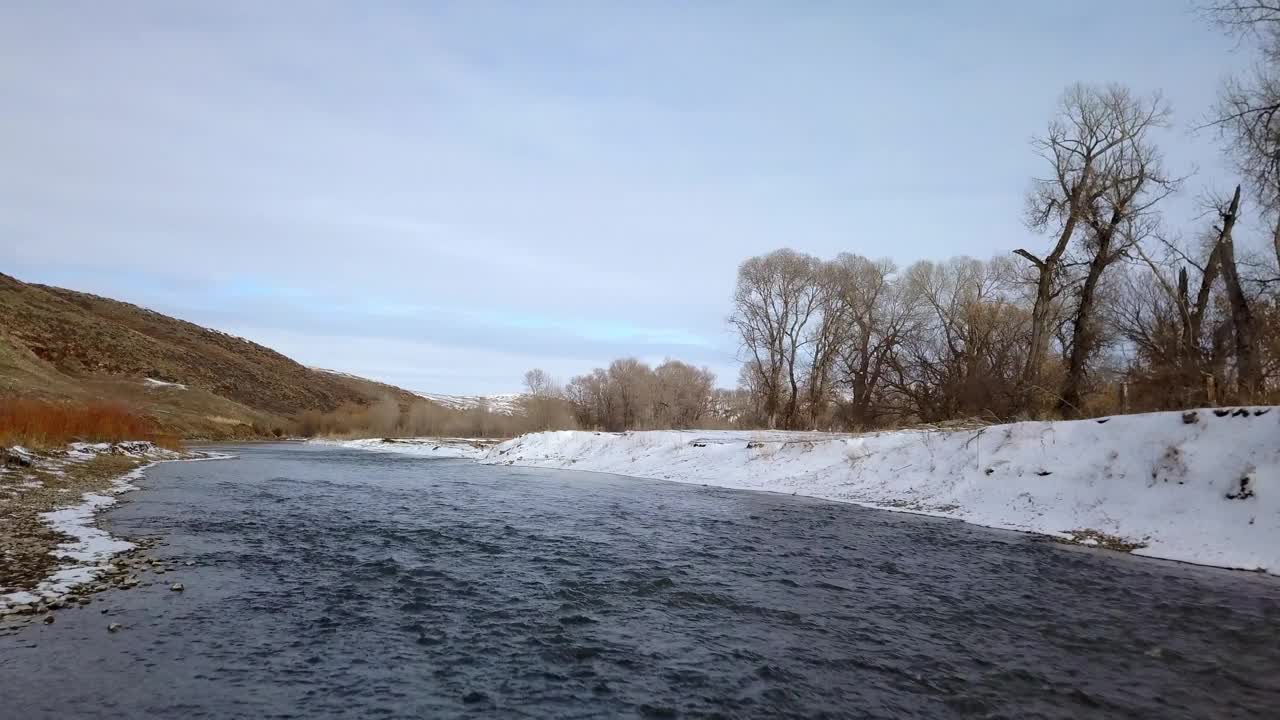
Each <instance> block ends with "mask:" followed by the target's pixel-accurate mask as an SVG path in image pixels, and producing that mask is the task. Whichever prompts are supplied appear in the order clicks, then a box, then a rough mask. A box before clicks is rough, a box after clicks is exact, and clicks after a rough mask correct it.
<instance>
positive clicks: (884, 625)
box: [0, 445, 1280, 718]
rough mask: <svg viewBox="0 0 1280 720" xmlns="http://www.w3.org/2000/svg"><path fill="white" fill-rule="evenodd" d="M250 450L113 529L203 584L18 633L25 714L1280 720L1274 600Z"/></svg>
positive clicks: (818, 511) (1065, 560) (1104, 567)
mask: <svg viewBox="0 0 1280 720" xmlns="http://www.w3.org/2000/svg"><path fill="white" fill-rule="evenodd" d="M235 452H237V453H238V454H239V458H238V459H236V460H228V461H221V462H203V463H170V464H164V465H160V466H157V467H155V468H153V469H151V470H149V471H148V473H147V478H146V480H145V481H144V483H143V485H144V488H143V489H142V490H139V491H137V492H134V493H132V494H131V495H129V496H127V497H128V498H129V500H128V502H126V503H124V504H123V505H121V506H119V507H118V508H117V509H115V510H113V511H111V512H109V513H108V514H107V515H105V516H104V517H103V518H102V523H103V526H104V527H106V528H108V529H110V530H111V531H113V532H114V533H116V534H120V535H125V536H157V537H159V538H161V539H163V540H164V541H165V542H167V543H168V544H167V545H165V546H162V547H159V548H158V549H157V550H156V551H155V552H154V554H156V555H159V556H161V557H167V558H172V559H174V560H175V562H176V563H177V564H178V565H179V569H178V571H177V572H171V573H168V574H166V575H163V576H159V577H156V578H154V582H153V583H152V584H150V585H144V586H143V587H140V588H137V589H134V590H128V591H113V592H111V593H108V594H104V595H99V596H97V597H96V600H95V602H94V604H92V605H90V606H88V607H87V608H85V609H76V610H64V611H60V612H59V613H58V615H57V622H56V623H54V624H52V625H39V624H37V625H29V626H26V627H23V628H22V629H21V630H19V631H16V632H11V633H9V634H6V635H3V636H0V716H4V717H13V718H73V717H84V718H89V717H131V718H136V717H185V718H204V717H279V718H284V717H299V718H301V717H449V716H475V717H547V718H576V717H787V716H793V717H885V718H889V717H904V716H921V717H1018V718H1025V717H1061V718H1074V717H1151V718H1176V717H1268V718H1275V717H1280V583H1278V582H1277V581H1276V579H1275V578H1273V577H1268V576H1261V575H1257V574H1250V573H1240V572H1228V571H1221V570H1214V569H1208V568H1197V567H1192V566H1186V565H1178V564H1174V563H1167V562H1160V561H1154V560H1146V559H1141V558H1135V557H1131V556H1126V555H1120V554H1115V553H1107V552H1099V551H1090V550H1085V549H1080V548H1071V547H1064V546H1060V545H1057V544H1055V543H1051V542H1048V541H1045V540H1042V539H1037V538H1034V537H1031V536H1024V535H1019V534H1015V533H1006V532H998V531H992V530H987V529H983V528H977V527H971V526H966V525H963V524H960V523H957V522H952V521H946V520H938V519H933V518H925V517H918V516H912V515H905V514H895V513H888V512H881V511H875V510H867V509H863V508H859V507H856V506H851V505H840V504H833V503H828V502H822V501H815V500H809V499H805V498H799V497H789V496H782V495H770V494H760V493H750V492H738V491H730V490H722V489H716V488H707V487H701V486H691V485H678V484H672V483H662V482H654V481H648V480H637V479H632V478H622V477H616V476H610V475H596V474H589V473H573V472H561V471H547V470H532V469H520V468H512V467H488V466H481V465H475V464H472V463H470V462H467V461H459V460H431V459H422V458H413V457H407V456H397V455H390V454H379V453H370V452H364V451H358V450H343V449H333V448H323V447H317V446H304V445H271V446H261V445H260V446H252V447H246V448H238V449H236V450H235ZM1189 521H1193V520H1189ZM186 562H194V565H190V566H188V565H185V564H183V563H186ZM172 582H182V583H183V584H184V586H185V592H181V593H178V592H171V591H170V590H169V584H170V583H172ZM103 610H106V611H107V612H106V614H103V612H102V611H103ZM113 622H118V623H120V624H122V625H123V626H124V628H123V629H122V630H120V631H119V632H114V633H111V632H107V630H106V628H107V625H108V624H109V623H113Z"/></svg>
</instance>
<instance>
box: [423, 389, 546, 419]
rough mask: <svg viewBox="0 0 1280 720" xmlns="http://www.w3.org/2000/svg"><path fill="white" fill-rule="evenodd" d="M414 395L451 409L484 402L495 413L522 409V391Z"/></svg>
mask: <svg viewBox="0 0 1280 720" xmlns="http://www.w3.org/2000/svg"><path fill="white" fill-rule="evenodd" d="M413 394H414V395H417V396H418V397H420V398H422V399H424V400H430V401H431V402H433V403H435V404H437V405H443V406H444V407H447V408H449V409H450V410H463V411H466V410H474V409H476V408H478V407H480V406H481V405H482V404H483V405H484V406H485V407H487V408H488V409H489V412H491V413H493V414H495V415H515V414H517V413H518V412H519V411H520V398H522V397H524V396H523V395H521V394H520V393H501V394H498V395H445V394H442V393H427V392H416V391H414V392H413Z"/></svg>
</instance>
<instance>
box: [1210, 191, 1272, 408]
mask: <svg viewBox="0 0 1280 720" xmlns="http://www.w3.org/2000/svg"><path fill="white" fill-rule="evenodd" d="M1239 210H1240V186H1239V185H1237V186H1236V192H1235V195H1234V196H1232V198H1231V205H1230V207H1228V208H1227V212H1226V213H1224V214H1223V216H1222V233H1221V234H1220V235H1219V240H1218V250H1219V257H1220V260H1221V262H1222V280H1223V283H1224V284H1225V285H1226V288H1227V300H1228V301H1229V302H1230V303H1231V324H1232V326H1233V327H1234V330H1235V353H1236V375H1237V377H1238V378H1239V392H1240V396H1241V399H1242V400H1244V401H1245V402H1250V401H1252V400H1253V397H1254V393H1256V392H1258V391H1259V390H1261V389H1262V365H1261V363H1260V362H1259V358H1258V333H1257V324H1256V321H1255V320H1254V317H1253V311H1252V310H1251V309H1250V308H1249V300H1248V298H1247V297H1246V296H1245V294H1244V288H1242V287H1241V286H1240V275H1239V273H1238V272H1237V269H1236V251H1235V243H1234V242H1233V241H1232V239H1231V231H1232V229H1233V228H1234V227H1235V224H1236V217H1237V215H1238V214H1239Z"/></svg>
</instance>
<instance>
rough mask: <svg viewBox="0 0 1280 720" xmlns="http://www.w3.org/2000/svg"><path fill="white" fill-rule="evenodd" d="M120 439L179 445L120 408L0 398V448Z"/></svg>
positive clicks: (115, 406) (165, 434)
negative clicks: (2, 446)
mask: <svg viewBox="0 0 1280 720" xmlns="http://www.w3.org/2000/svg"><path fill="white" fill-rule="evenodd" d="M122 440H150V441H152V442H154V443H156V444H158V445H161V446H163V447H170V448H173V447H177V446H178V445H179V444H180V440H179V439H178V438H177V437H176V436H174V435H172V434H168V433H164V432H161V430H160V428H159V427H157V425H156V423H155V422H154V421H153V420H151V419H150V418H147V417H145V416H142V415H139V414H137V413H135V412H132V411H131V410H129V409H128V408H127V407H124V406H122V405H118V404H114V403H101V402H99V403H84V404H79V403H55V402H47V401H43V400H34V399H30V398H4V399H0V445H27V446H31V447H54V446H58V445H65V444H66V443H68V442H73V441H85V442H120V441H122Z"/></svg>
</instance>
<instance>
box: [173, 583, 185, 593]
mask: <svg viewBox="0 0 1280 720" xmlns="http://www.w3.org/2000/svg"><path fill="white" fill-rule="evenodd" d="M169 589H170V590H172V591H174V592H182V591H183V590H185V589H186V588H184V587H182V583H174V584H172V585H170V586H169Z"/></svg>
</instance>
